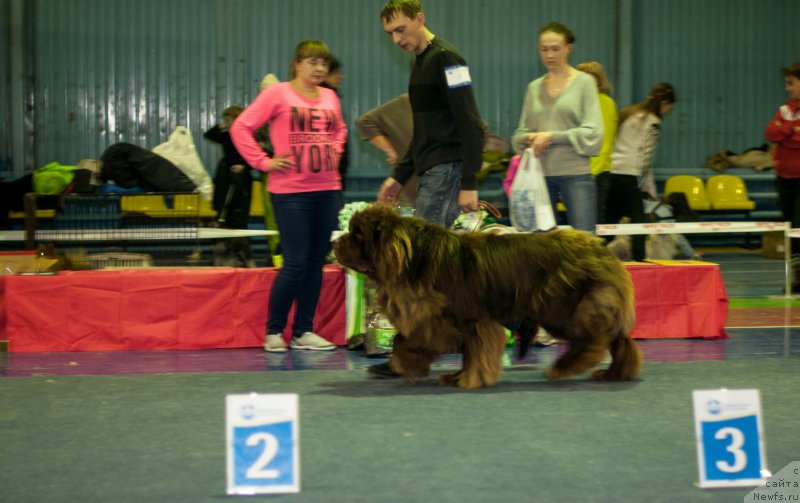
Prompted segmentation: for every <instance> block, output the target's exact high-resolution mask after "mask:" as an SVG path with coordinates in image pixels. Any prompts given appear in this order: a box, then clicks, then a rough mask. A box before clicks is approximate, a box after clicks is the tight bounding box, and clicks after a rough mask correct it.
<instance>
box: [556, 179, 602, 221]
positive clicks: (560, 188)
mask: <svg viewBox="0 0 800 503" xmlns="http://www.w3.org/2000/svg"><path fill="white" fill-rule="evenodd" d="M544 179H545V182H546V183H547V191H548V193H549V194H550V202H551V203H552V205H553V211H554V212H555V208H556V203H557V202H558V196H559V194H560V195H561V201H563V202H564V206H566V207H567V223H568V224H569V225H570V226H572V228H574V229H579V230H582V231H589V232H594V231H595V225H597V187H596V186H595V183H594V180H593V179H592V175H591V174H588V173H587V174H585V175H572V176H546V177H544Z"/></svg>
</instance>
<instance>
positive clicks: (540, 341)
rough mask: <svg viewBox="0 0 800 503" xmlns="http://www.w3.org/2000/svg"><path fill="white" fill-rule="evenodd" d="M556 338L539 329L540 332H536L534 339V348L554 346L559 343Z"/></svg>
mask: <svg viewBox="0 0 800 503" xmlns="http://www.w3.org/2000/svg"><path fill="white" fill-rule="evenodd" d="M557 342H558V340H556V338H555V337H553V336H552V335H550V333H548V332H547V330H545V329H543V328H542V327H539V331H538V332H536V335H535V336H534V337H533V345H534V346H552V345H553V344H555V343H557Z"/></svg>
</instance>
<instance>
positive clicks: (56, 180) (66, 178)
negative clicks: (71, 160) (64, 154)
mask: <svg viewBox="0 0 800 503" xmlns="http://www.w3.org/2000/svg"><path fill="white" fill-rule="evenodd" d="M74 169H75V166H62V165H61V164H59V163H57V162H51V163H50V164H48V165H46V166H42V167H41V168H39V169H37V170H35V171H34V172H33V191H34V192H36V193H37V194H42V195H47V196H56V195H58V194H61V193H62V192H64V190H66V188H67V187H69V184H70V183H72V179H73V178H75V174H74V173H73V172H72V171H73V170H74Z"/></svg>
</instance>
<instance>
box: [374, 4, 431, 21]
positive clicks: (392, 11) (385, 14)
mask: <svg viewBox="0 0 800 503" xmlns="http://www.w3.org/2000/svg"><path fill="white" fill-rule="evenodd" d="M398 12H402V13H403V14H405V15H406V17H408V18H409V19H414V18H415V17H417V14H419V13H420V12H422V2H420V1H419V0H389V1H388V2H386V5H384V6H383V10H381V19H382V20H383V21H384V22H385V23H388V22H389V21H391V20H392V18H393V17H395V16H396V15H397V13H398Z"/></svg>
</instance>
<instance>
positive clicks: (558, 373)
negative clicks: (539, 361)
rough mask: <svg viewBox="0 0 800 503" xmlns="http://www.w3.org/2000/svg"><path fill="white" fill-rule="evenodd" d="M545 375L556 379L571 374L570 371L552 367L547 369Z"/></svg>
mask: <svg viewBox="0 0 800 503" xmlns="http://www.w3.org/2000/svg"><path fill="white" fill-rule="evenodd" d="M544 375H545V376H547V378H548V379H552V380H556V379H562V378H564V377H567V376H569V375H570V374H569V373H568V372H564V371H563V370H559V369H557V368H555V367H550V368H549V369H547V370H546V371H545V373H544Z"/></svg>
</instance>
